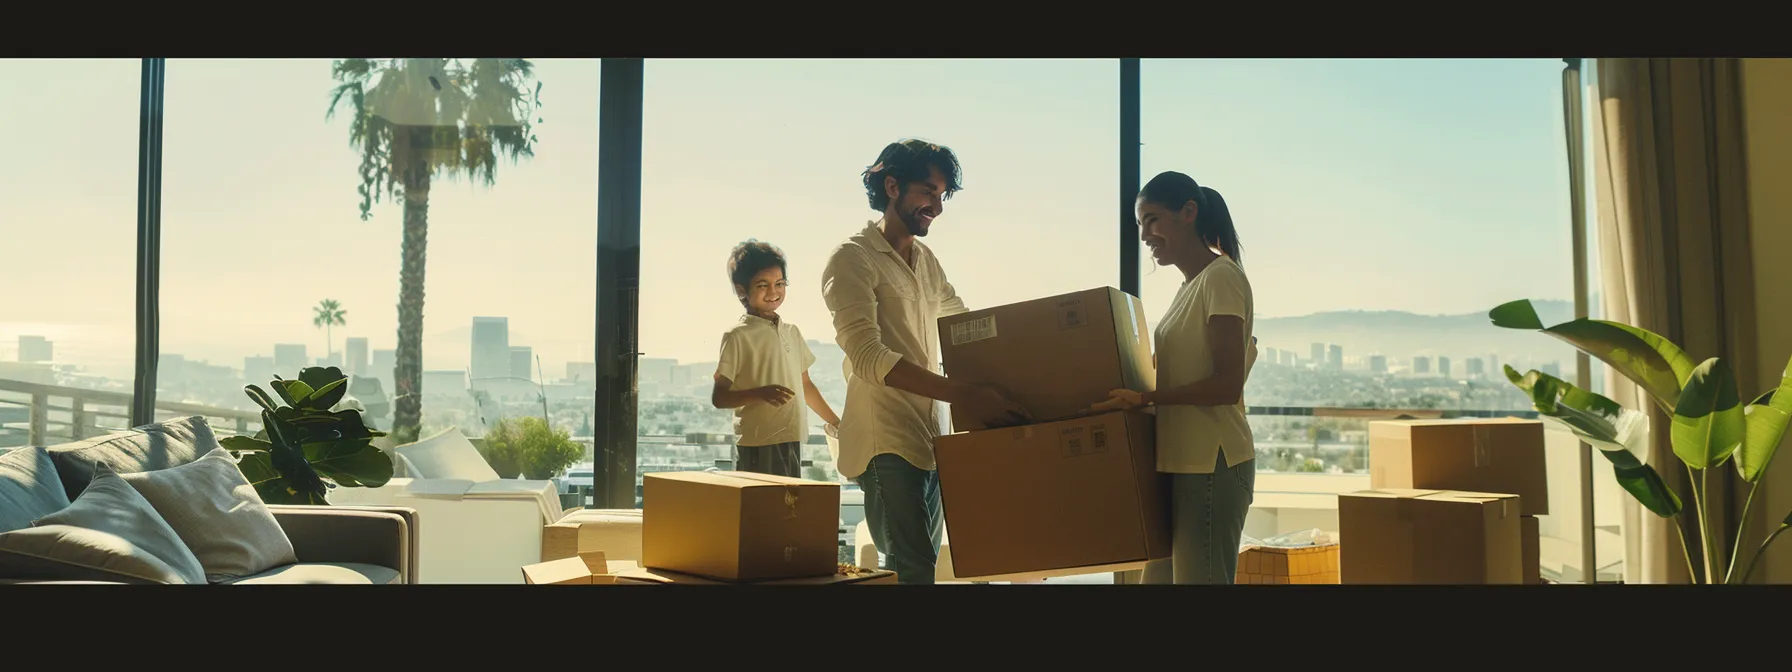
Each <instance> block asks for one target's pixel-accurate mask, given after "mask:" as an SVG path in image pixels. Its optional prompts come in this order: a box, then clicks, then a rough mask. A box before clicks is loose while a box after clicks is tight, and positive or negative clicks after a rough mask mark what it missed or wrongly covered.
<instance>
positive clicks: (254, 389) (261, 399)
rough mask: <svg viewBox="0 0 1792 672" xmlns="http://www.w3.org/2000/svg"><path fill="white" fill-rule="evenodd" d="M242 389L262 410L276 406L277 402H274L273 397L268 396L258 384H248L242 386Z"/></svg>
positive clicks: (272, 408)
mask: <svg viewBox="0 0 1792 672" xmlns="http://www.w3.org/2000/svg"><path fill="white" fill-rule="evenodd" d="M243 391H244V392H246V393H248V394H249V398H250V399H252V400H254V401H255V405H257V406H260V407H261V408H262V410H267V411H271V410H274V409H275V408H277V407H278V404H275V403H274V398H273V397H270V396H268V393H267V392H265V391H263V390H262V389H261V388H260V387H258V386H255V385H250V386H248V387H245V388H243Z"/></svg>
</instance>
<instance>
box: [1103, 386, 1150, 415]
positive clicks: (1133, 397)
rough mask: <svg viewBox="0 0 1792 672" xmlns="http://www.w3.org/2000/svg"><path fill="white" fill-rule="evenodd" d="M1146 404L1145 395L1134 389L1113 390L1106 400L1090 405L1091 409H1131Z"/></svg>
mask: <svg viewBox="0 0 1792 672" xmlns="http://www.w3.org/2000/svg"><path fill="white" fill-rule="evenodd" d="M1144 405H1145V395H1144V393H1142V392H1134V391H1132V390H1112V391H1109V392H1108V398H1107V400H1106V401H1102V402H1098V403H1096V404H1095V405H1094V406H1090V407H1089V410H1091V411H1130V410H1132V409H1135V408H1138V407H1140V406H1144Z"/></svg>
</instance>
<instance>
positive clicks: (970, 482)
mask: <svg viewBox="0 0 1792 672" xmlns="http://www.w3.org/2000/svg"><path fill="white" fill-rule="evenodd" d="M1154 431H1155V425H1153V424H1152V417H1151V416H1150V415H1147V414H1144V413H1139V412H1112V413H1104V414H1101V415H1095V416H1090V417H1085V418H1076V419H1071V420H1062V421H1058V422H1049V423H1044V424H1038V425H1029V426H1025V427H1012V428H1006V429H990V430H983V431H977V432H968V433H961V434H951V435H947V436H941V437H939V438H938V439H936V440H935V441H934V457H935V459H936V460H937V462H938V464H939V478H940V498H941V500H942V504H943V506H944V508H945V518H946V526H947V527H948V528H949V529H951V531H952V571H953V573H954V574H955V575H957V576H958V578H960V579H963V580H978V581H1012V580H1019V579H1023V578H1024V579H1033V578H1044V577H1047V576H1066V575H1077V574H1092V573H1097V572H1107V571H1124V570H1129V569H1139V568H1142V567H1144V566H1145V562H1147V561H1149V560H1157V559H1162V558H1167V557H1169V556H1170V532H1169V510H1168V505H1167V504H1166V502H1165V494H1164V493H1165V491H1164V484H1163V480H1162V477H1161V476H1160V475H1159V474H1158V473H1157V460H1156V451H1155V450H1154V448H1153V443H1152V438H1153V434H1154Z"/></svg>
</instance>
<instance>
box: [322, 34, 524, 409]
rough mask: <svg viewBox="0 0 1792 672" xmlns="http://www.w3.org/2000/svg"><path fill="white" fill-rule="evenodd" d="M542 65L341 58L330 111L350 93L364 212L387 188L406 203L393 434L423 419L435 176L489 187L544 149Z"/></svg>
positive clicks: (336, 65) (363, 214)
mask: <svg viewBox="0 0 1792 672" xmlns="http://www.w3.org/2000/svg"><path fill="white" fill-rule="evenodd" d="M533 70H534V66H533V65H531V64H530V63H529V62H528V61H526V60H523V59H520V58H480V59H474V60H473V61H472V62H471V63H467V64H463V63H461V61H460V60H458V59H447V58H404V59H380V60H373V59H364V58H350V59H342V60H338V61H336V62H335V63H334V64H333V65H332V67H331V75H332V77H333V78H334V79H335V80H336V81H337V82H340V84H339V85H338V86H336V88H335V90H334V92H333V95H332V97H331V99H330V111H329V115H327V116H333V115H335V113H336V107H337V105H338V104H339V103H341V102H342V101H343V100H344V99H347V101H348V102H349V107H350V108H352V111H353V113H354V118H353V120H352V121H350V122H349V144H350V145H352V146H353V147H355V149H356V150H357V151H359V152H360V154H361V167H360V173H361V185H360V187H359V189H358V191H359V192H360V194H361V220H362V221H366V220H368V219H369V218H371V217H372V213H373V204H374V203H375V202H377V201H378V200H379V199H380V197H381V196H382V194H383V195H386V196H389V197H390V198H392V199H393V200H402V202H403V203H404V235H403V240H404V242H403V246H402V247H403V251H402V266H401V267H400V270H399V286H398V352H397V360H398V363H397V366H396V368H395V370H394V371H393V373H392V378H393V383H394V387H396V388H397V389H396V390H394V395H395V397H394V408H393V414H392V425H393V426H392V434H393V435H394V438H395V439H397V440H398V441H399V442H401V443H402V442H408V441H414V440H416V438H417V430H418V427H419V424H420V422H421V420H422V413H423V404H422V393H423V386H422V378H423V270H424V262H425V245H426V243H427V242H428V234H429V188H430V182H431V181H432V179H433V178H434V177H436V176H437V175H440V176H442V177H447V178H450V179H453V178H455V177H460V176H465V177H468V178H470V179H472V180H474V181H476V182H483V183H484V184H485V185H486V186H487V187H489V186H491V185H492V184H494V183H495V182H496V180H497V168H498V156H499V155H500V154H502V155H504V156H507V157H509V158H510V159H511V161H512V162H513V163H514V162H515V161H517V160H519V159H521V158H525V157H531V156H534V155H535V150H534V144H535V142H536V139H535V136H534V135H533V133H532V132H531V129H532V128H533V126H532V122H533V123H541V120H540V119H538V118H535V114H534V112H535V109H536V108H538V107H540V106H541V84H540V83H536V84H535V86H534V87H533V91H531V90H530V89H531V87H530V86H529V84H530V82H531V81H532V80H533V79H534V74H533Z"/></svg>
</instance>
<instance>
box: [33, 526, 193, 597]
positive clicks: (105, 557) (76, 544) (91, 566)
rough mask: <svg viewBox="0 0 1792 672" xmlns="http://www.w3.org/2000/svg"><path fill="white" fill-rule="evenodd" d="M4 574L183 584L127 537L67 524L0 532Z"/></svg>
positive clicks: (37, 579) (46, 579) (39, 579)
mask: <svg viewBox="0 0 1792 672" xmlns="http://www.w3.org/2000/svg"><path fill="white" fill-rule="evenodd" d="M0 576H3V577H6V580H7V581H28V582H34V583H35V582H49V581H78V582H79V581H99V582H104V583H136V584H166V583H185V580H184V579H182V578H181V577H180V574H179V573H178V572H176V571H174V568H172V567H169V566H168V563H166V562H163V561H162V560H161V559H159V558H157V557H155V556H153V555H150V554H149V553H148V552H145V551H144V550H143V549H141V548H138V547H137V546H136V545H135V544H132V543H131V542H129V541H127V540H125V539H124V538H123V537H120V536H118V535H116V534H112V533H110V532H101V531H99V530H89V529H84V528H79V527H70V526H68V525H39V526H37V527H27V528H25V529H22V530H13V531H11V532H6V533H0Z"/></svg>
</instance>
